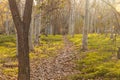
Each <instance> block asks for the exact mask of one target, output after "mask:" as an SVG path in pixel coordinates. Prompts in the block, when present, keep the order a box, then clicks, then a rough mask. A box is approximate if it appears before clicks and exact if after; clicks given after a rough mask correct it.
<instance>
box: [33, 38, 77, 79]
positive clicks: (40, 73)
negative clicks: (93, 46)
mask: <svg viewBox="0 0 120 80" xmlns="http://www.w3.org/2000/svg"><path fill="white" fill-rule="evenodd" d="M63 40H64V47H63V48H62V49H60V50H57V53H58V54H57V55H56V56H53V57H50V58H47V59H41V60H36V61H33V62H32V63H31V80H69V79H68V78H67V77H68V76H70V75H72V74H76V73H79V72H78V71H77V70H75V67H76V65H75V63H74V60H75V59H76V54H77V51H75V47H74V45H73V44H72V43H71V42H70V41H69V40H68V39H67V38H66V37H63Z"/></svg>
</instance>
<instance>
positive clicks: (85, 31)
mask: <svg viewBox="0 0 120 80" xmlns="http://www.w3.org/2000/svg"><path fill="white" fill-rule="evenodd" d="M88 4H89V0H86V2H85V18H84V26H83V38H82V50H87V49H88V48H87V46H88V42H87V38H88V34H87V28H88V27H89V19H88V17H89V15H88V14H89V13H88V8H89V5H88Z"/></svg>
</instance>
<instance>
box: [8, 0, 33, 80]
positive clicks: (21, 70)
mask: <svg viewBox="0 0 120 80" xmlns="http://www.w3.org/2000/svg"><path fill="white" fill-rule="evenodd" d="M8 1H9V5H10V10H11V13H12V17H13V21H14V24H15V27H16V30H17V37H18V80H30V63H29V42H28V34H29V28H30V22H31V14H32V4H33V0H26V3H25V9H24V14H23V20H22V19H21V17H20V14H19V10H18V7H17V4H16V1H15V0H8Z"/></svg>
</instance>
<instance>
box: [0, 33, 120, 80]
mask: <svg viewBox="0 0 120 80" xmlns="http://www.w3.org/2000/svg"><path fill="white" fill-rule="evenodd" d="M68 37H69V36H68ZM69 40H70V41H71V42H73V44H74V45H75V46H76V50H77V51H78V53H79V54H78V60H76V61H75V63H76V64H77V67H76V69H77V70H79V71H80V73H79V74H74V75H72V76H70V79H69V80H82V79H84V80H88V79H90V80H120V60H118V59H117V57H116V56H117V47H118V46H119V45H120V36H117V38H116V41H115V40H114V39H113V40H112V39H110V38H109V35H103V34H89V36H88V51H86V52H82V51H81V50H80V48H81V45H82V44H81V42H82V35H75V36H74V38H71V37H69ZM15 43H16V40H15V36H14V35H10V36H5V35H0V75H5V76H2V77H9V78H10V80H15V79H11V78H14V77H15V78H16V77H17V72H18V69H17V67H13V68H11V67H5V66H4V64H12V65H17V64H18V63H17V59H16V44H15ZM40 43H41V44H40V45H39V46H38V47H35V51H33V52H31V53H30V58H31V60H34V59H37V58H38V59H40V58H48V57H51V56H55V55H56V54H57V51H56V50H60V49H61V47H63V45H64V43H63V41H62V36H60V35H56V36H52V35H49V36H48V37H46V36H42V37H41V41H40ZM7 79H8V78H7ZM7 79H6V80H7ZM0 80H1V76H0Z"/></svg>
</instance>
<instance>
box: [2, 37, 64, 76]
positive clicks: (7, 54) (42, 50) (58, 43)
mask: <svg viewBox="0 0 120 80" xmlns="http://www.w3.org/2000/svg"><path fill="white" fill-rule="evenodd" d="M62 46H63V41H62V36H61V35H56V36H53V35H48V37H46V36H44V35H42V36H41V40H40V45H39V46H37V47H35V48H34V51H32V52H31V53H30V59H31V60H33V59H36V58H38V59H41V58H47V57H51V56H54V55H56V54H57V52H56V50H59V49H60V48H61V47H62ZM4 64H8V65H13V66H14V65H17V64H18V63H17V58H16V38H15V35H10V36H6V35H0V73H1V74H4V75H6V76H8V77H11V78H12V77H17V72H18V69H17V67H13V68H11V67H5V66H4Z"/></svg>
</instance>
